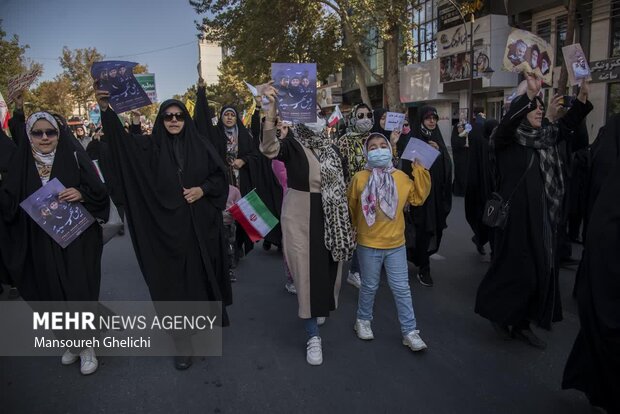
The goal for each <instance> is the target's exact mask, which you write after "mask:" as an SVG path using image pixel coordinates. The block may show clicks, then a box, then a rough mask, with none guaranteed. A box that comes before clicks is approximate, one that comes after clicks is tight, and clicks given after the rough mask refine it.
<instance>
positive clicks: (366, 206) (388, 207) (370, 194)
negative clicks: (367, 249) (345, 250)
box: [362, 132, 398, 227]
mask: <svg viewBox="0 0 620 414" xmlns="http://www.w3.org/2000/svg"><path fill="white" fill-rule="evenodd" d="M376 137H380V138H383V139H384V140H385V142H387V144H388V147H389V149H390V153H392V145H391V144H390V140H389V139H387V138H386V137H385V135H383V134H380V133H378V132H373V133H372V134H370V136H369V137H368V139H367V140H366V144H365V145H364V155H365V156H366V159H368V142H370V140H371V139H372V138H376ZM366 169H367V170H369V171H370V172H371V173H370V177H369V178H368V182H367V183H366V187H365V188H364V191H362V213H363V214H364V218H365V219H366V223H367V224H368V227H372V225H373V224H375V220H376V218H377V217H376V216H377V205H378V206H379V208H381V211H383V213H385V215H386V216H388V217H389V218H390V219H391V220H394V217H396V208H397V207H398V191H397V189H396V183H395V182H394V177H393V176H392V172H393V171H394V169H395V168H394V166H393V165H392V163H390V164H389V165H388V166H387V167H385V168H372V167H371V166H370V165H369V164H366Z"/></svg>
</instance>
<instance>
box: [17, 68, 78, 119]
mask: <svg viewBox="0 0 620 414" xmlns="http://www.w3.org/2000/svg"><path fill="white" fill-rule="evenodd" d="M70 88H71V84H70V82H69V80H68V79H67V78H66V77H64V76H60V75H59V76H56V78H55V79H54V80H51V81H44V82H41V83H40V84H39V85H38V86H37V87H36V88H35V89H33V90H32V91H29V92H27V93H26V95H25V97H24V98H25V102H26V110H27V111H28V112H29V113H32V112H36V111H50V112H56V113H58V114H60V115H62V116H64V117H65V118H69V117H70V116H71V113H72V111H73V98H72V97H71V92H70Z"/></svg>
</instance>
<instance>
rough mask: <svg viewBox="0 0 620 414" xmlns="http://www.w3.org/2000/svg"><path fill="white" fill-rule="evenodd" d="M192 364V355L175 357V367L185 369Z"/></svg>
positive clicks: (180, 369)
mask: <svg viewBox="0 0 620 414" xmlns="http://www.w3.org/2000/svg"><path fill="white" fill-rule="evenodd" d="M191 366H192V357H191V356H186V355H178V356H175V357H174V367H175V368H176V369H178V370H179V371H184V370H186V369H188V368H189V367H191Z"/></svg>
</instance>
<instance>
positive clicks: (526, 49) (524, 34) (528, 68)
mask: <svg viewBox="0 0 620 414" xmlns="http://www.w3.org/2000/svg"><path fill="white" fill-rule="evenodd" d="M554 58H555V52H554V49H553V47H551V45H550V44H549V42H546V41H545V40H543V39H542V38H540V37H538V36H536V35H535V34H533V33H531V32H528V31H527V30H521V29H514V30H513V31H512V32H510V35H508V41H507V43H506V50H505V51H504V62H503V69H504V70H508V71H510V72H525V73H530V72H533V73H535V74H536V75H537V76H539V77H542V79H543V80H544V81H545V83H546V84H547V85H552V84H553V67H554V66H553V65H554V61H555V60H554Z"/></svg>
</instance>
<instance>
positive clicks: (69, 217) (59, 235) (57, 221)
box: [20, 178, 95, 248]
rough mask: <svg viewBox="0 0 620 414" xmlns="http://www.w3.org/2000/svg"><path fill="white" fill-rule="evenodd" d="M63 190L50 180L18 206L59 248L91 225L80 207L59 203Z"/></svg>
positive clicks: (59, 184) (74, 204)
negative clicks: (59, 195)
mask: <svg viewBox="0 0 620 414" xmlns="http://www.w3.org/2000/svg"><path fill="white" fill-rule="evenodd" d="M64 189H65V186H64V185H62V183H61V182H60V181H58V179H57V178H54V179H52V180H50V181H49V182H48V183H47V184H45V185H44V186H43V187H41V188H40V189H38V190H37V191H35V192H34V193H32V194H31V195H30V197H28V198H27V199H25V200H24V201H22V202H21V204H20V206H21V208H23V209H24V211H25V212H26V213H27V214H28V215H29V216H30V217H31V218H32V219H33V220H34V221H35V222H36V223H37V224H38V225H39V226H40V227H41V228H42V229H43V230H44V231H45V232H46V233H47V234H48V235H49V236H50V237H51V238H52V239H54V240H55V241H56V242H57V243H58V244H59V245H60V246H61V247H62V248H65V247H67V246H68V245H69V244H71V242H72V241H74V240H75V239H77V238H78V237H79V236H80V234H82V233H84V231H85V230H86V229H87V228H88V227H89V226H91V225H92V224H93V223H94V222H95V219H94V218H93V216H92V215H91V214H90V213H89V212H88V210H86V209H85V208H84V207H83V206H82V204H80V203H75V202H67V201H62V200H60V199H59V197H58V194H59V193H60V192H61V191H63V190H64Z"/></svg>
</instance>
